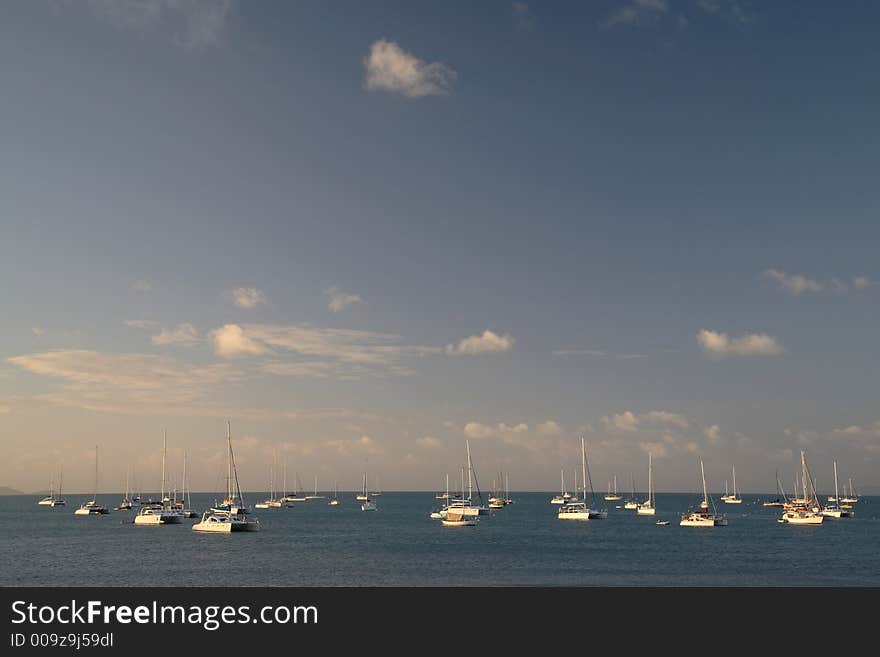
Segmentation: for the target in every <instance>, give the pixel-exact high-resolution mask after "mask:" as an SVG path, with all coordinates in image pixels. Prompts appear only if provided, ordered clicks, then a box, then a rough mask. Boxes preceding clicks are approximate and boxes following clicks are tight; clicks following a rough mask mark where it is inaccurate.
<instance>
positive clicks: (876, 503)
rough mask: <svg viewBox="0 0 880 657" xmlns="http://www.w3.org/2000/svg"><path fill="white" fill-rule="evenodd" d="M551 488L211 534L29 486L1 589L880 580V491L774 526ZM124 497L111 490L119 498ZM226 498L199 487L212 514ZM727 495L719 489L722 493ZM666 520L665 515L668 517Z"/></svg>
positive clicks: (749, 517)
mask: <svg viewBox="0 0 880 657" xmlns="http://www.w3.org/2000/svg"><path fill="white" fill-rule="evenodd" d="M552 496H553V493H552V492H547V493H534V492H528V493H511V497H512V498H513V499H514V503H513V504H510V505H508V506H506V507H504V508H503V509H499V510H497V511H492V512H491V513H490V515H487V516H482V517H481V518H480V521H479V523H478V524H477V525H476V526H474V527H446V526H443V525H442V524H441V523H440V522H439V521H437V520H431V519H430V518H429V515H430V513H431V511H432V510H436V509H438V508H439V504H440V501H439V500H437V499H435V496H434V494H433V493H421V492H384V493H383V494H382V495H381V496H379V497H377V498H375V499H376V501H377V503H378V510H377V511H375V512H362V511H361V509H360V503H359V502H357V501H356V500H355V493H353V492H349V493H344V494H340V500H341V504H340V505H339V506H335V507H334V506H329V505H328V504H327V502H328V500H327V499H323V500H313V501H308V502H300V503H297V504H296V506H295V507H294V508H285V509H265V510H264V509H260V510H255V509H253V504H254V503H256V502H259V501H261V500H262V499H264V498H265V497H266V495H265V494H261V493H251V494H247V493H246V494H245V502H246V504H247V505H248V506H250V507H251V509H252V513H253V514H254V515H256V516H258V517H259V519H260V522H261V525H262V530H261V531H260V532H255V533H236V534H231V535H226V534H200V533H197V532H193V531H192V529H191V526H192V524H193V523H195V522H197V519H192V520H185V521H184V523H183V524H180V525H166V526H159V527H149V526H137V525H134V524H133V522H132V518H133V517H134V512H132V511H112V510H111V512H110V513H109V514H108V515H105V516H76V515H74V513H73V512H74V510H75V509H76V508H77V507H78V506H79V504H80V502H82V501H83V500H84V499H85V498H84V497H82V496H76V495H73V496H68V497H67V503H68V506H66V507H59V508H49V507H42V506H38V505H37V504H36V502H37V498H36V497H33V496H3V497H0V527H3V528H4V530H3V531H2V532H0V585H2V586H7V587H11V586H41V587H56V586H111V587H130V586H187V587H191V586H319V587H320V586H327V587H336V586H356V587H360V586H379V587H386V586H406V587H420V586H456V587H461V586H488V587H494V586H524V587H533V586H541V587H589V586H613V587H648V586H650V587H683V586H697V587H702V586H706V587H732V586H736V587H743V586H745V587H778V586H783V587H793V586H810V587H864V586H871V587H876V586H880V549H878V547H880V540H878V539H880V497H861V498H860V500H859V502H858V503H856V504H854V505H853V507H854V510H855V517H853V518H846V519H840V520H832V519H828V518H826V520H825V522H824V523H823V524H822V525H819V526H794V525H787V524H780V523H778V522H776V520H777V518H779V516H780V515H781V513H782V509H781V508H775V507H771V508H765V507H763V506H762V502H763V501H764V500H765V499H767V496H754V495H743V496H742V497H743V504H742V505H736V506H734V505H725V504H724V503H720V502H719V503H718V504H719V511H723V512H724V513H725V514H726V515H727V517H728V519H729V525H728V526H726V527H713V528H688V527H680V526H679V525H678V522H679V519H680V515H681V513H682V512H684V511H686V510H687V509H688V507H690V506H692V505H694V504H695V502H697V500H695V499H694V496H693V495H692V494H672V493H667V494H664V493H659V494H657V495H656V502H655V506H656V507H657V515H656V516H654V517H650V516H637V515H636V513H635V511H628V510H624V509H622V508H616V505H622V504H623V503H622V502H607V507H608V510H609V513H608V518H607V519H603V520H590V521H588V522H575V521H562V520H558V519H557V518H556V511H557V509H558V507H557V506H555V505H551V504H550V498H551V497H552ZM121 497H122V496H121V494H116V495H113V494H101V495H100V496H99V498H98V501H99V502H101V503H103V504H105V505H107V506H108V507H110V508H111V509H112V507H113V506H115V505H116V504H117V503H118V501H119V500H120V499H121ZM215 499H216V495H214V494H193V495H192V504H193V508H194V509H196V510H202V509H205V508H207V507H209V506H210V505H211V504H213V503H214V502H215ZM716 502H717V500H716ZM657 520H668V521H669V524H668V525H665V526H661V525H657V524H656V521H657Z"/></svg>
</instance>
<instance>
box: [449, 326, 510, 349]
mask: <svg viewBox="0 0 880 657" xmlns="http://www.w3.org/2000/svg"><path fill="white" fill-rule="evenodd" d="M511 347H513V338H512V337H511V336H510V335H508V334H507V333H505V334H504V335H498V334H497V333H493V332H492V331H490V330H488V329H487V330H485V331H483V334H482V335H472V336H470V337H468V338H464V339H463V340H461V342H459V343H458V344H457V345H452V344H449V345H446V353H447V354H450V355H462V354H483V353H489V352H497V351H507V350H508V349H510V348H511Z"/></svg>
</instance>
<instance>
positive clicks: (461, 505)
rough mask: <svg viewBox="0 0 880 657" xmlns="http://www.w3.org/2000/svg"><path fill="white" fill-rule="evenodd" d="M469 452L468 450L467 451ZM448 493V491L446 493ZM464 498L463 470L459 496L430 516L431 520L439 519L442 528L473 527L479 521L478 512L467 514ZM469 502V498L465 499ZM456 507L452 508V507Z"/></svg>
mask: <svg viewBox="0 0 880 657" xmlns="http://www.w3.org/2000/svg"><path fill="white" fill-rule="evenodd" d="M469 451H470V450H469ZM447 485H448V484H447ZM447 493H448V491H447ZM465 499H466V498H465V496H464V470H462V472H461V495H459V496H458V498H453V502H452V503H451V504H449V505H447V506H445V507H444V508H443V509H442V510H441V511H439V512H436V511H435V512H434V513H432V514H431V518H433V519H438V518H439V519H440V523H441V524H442V525H443V526H444V527H475V526H476V524H477V522H478V521H479V519H480V515H479V512H477V513H476V514H468V512H467V508H468V507H467V504H468V503H467V502H465ZM467 499H468V500H470V496H468V498H467ZM456 504H457V505H458V506H454V505H456Z"/></svg>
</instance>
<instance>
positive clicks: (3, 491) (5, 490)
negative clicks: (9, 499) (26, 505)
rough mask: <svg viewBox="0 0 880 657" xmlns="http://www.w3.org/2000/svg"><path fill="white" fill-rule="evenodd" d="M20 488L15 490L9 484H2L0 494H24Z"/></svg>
mask: <svg viewBox="0 0 880 657" xmlns="http://www.w3.org/2000/svg"><path fill="white" fill-rule="evenodd" d="M24 494H25V493H22V492H21V491H20V490H15V489H14V488H10V487H9V486H0V495H24Z"/></svg>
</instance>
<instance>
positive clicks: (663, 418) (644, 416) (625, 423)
mask: <svg viewBox="0 0 880 657" xmlns="http://www.w3.org/2000/svg"><path fill="white" fill-rule="evenodd" d="M645 423H647V424H661V425H667V426H674V427H678V428H679V429H687V428H688V426H689V423H688V420H687V418H686V417H684V416H683V415H680V414H678V413H670V412H669V411H649V412H647V413H640V414H636V413H633V412H632V411H624V412H623V413H617V414H615V415H611V416H607V415H606V416H605V417H603V418H602V424H603V425H604V426H605V430H606V431H610V432H612V433H614V432H624V433H633V432H636V431H638V430H639V428H640V427H641V426H642V425H643V424H645Z"/></svg>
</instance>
